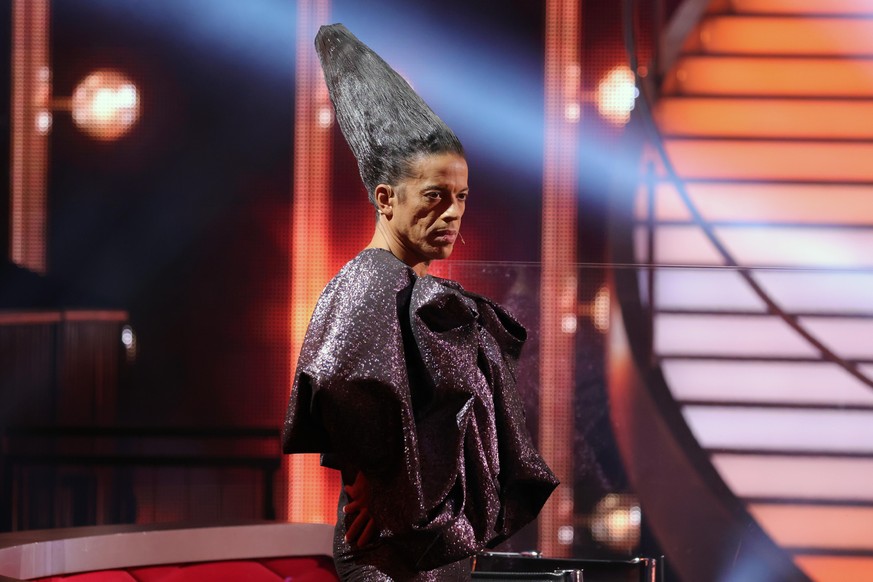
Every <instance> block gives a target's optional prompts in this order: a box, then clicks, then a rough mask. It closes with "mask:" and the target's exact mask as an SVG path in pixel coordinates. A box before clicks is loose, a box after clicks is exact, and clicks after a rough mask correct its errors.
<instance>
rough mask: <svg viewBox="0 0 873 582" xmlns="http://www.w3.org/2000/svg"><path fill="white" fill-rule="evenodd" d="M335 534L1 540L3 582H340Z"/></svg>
mask: <svg viewBox="0 0 873 582" xmlns="http://www.w3.org/2000/svg"><path fill="white" fill-rule="evenodd" d="M332 541H333V526H332V525H325V524H291V523H274V522H259V523H248V524H241V525H223V526H207V527H196V526H190V525H187V526H185V525H149V526H138V525H119V526H96V527H79V528H69V529H52V530H40V531H22V532H13V533H7V534H0V581H9V580H12V581H16V580H38V581H45V582H48V581H49V580H51V581H52V582H55V581H57V582H60V581H62V580H68V581H70V582H74V581H75V582H193V581H195V580H197V581H204V580H216V581H219V580H221V581H225V580H226V581H228V582H230V581H232V580H246V581H248V582H282V581H285V580H294V581H295V582H296V581H303V582H335V581H336V580H337V576H336V573H335V570H334V567H333V560H332V559H331V548H332Z"/></svg>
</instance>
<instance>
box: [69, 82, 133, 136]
mask: <svg viewBox="0 0 873 582" xmlns="http://www.w3.org/2000/svg"><path fill="white" fill-rule="evenodd" d="M72 109H73V121H74V122H75V123H76V125H77V126H79V128H80V129H82V130H83V131H85V132H86V133H88V134H89V135H91V136H93V137H95V138H97V139H99V140H104V141H112V140H115V139H118V138H119V137H121V136H123V135H124V134H126V133H127V132H128V131H130V129H131V128H132V127H133V126H134V125H135V124H136V121H137V119H138V118H139V113H140V97H139V91H138V90H137V87H136V85H134V84H133V82H132V81H130V80H129V79H128V78H127V77H125V76H124V75H122V74H121V73H119V72H117V71H113V70H108V69H104V70H98V71H94V72H93V73H91V74H90V75H88V76H87V77H85V78H84V79H83V80H82V82H81V83H79V85H78V86H77V87H76V90H75V91H74V92H73V100H72Z"/></svg>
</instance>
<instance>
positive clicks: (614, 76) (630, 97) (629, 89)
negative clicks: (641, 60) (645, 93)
mask: <svg viewBox="0 0 873 582" xmlns="http://www.w3.org/2000/svg"><path fill="white" fill-rule="evenodd" d="M639 94H640V92H639V90H638V89H637V87H636V84H635V83H634V74H633V72H631V70H630V68H628V67H627V66H626V65H619V66H617V67H614V68H613V69H612V70H611V71H609V73H607V74H606V76H605V77H604V78H603V79H602V80H601V81H600V83H599V84H598V85H597V111H598V112H599V113H600V116H601V117H603V118H604V119H606V120H607V121H609V122H610V123H613V124H615V125H624V124H625V123H627V122H628V121H629V120H630V113H631V111H633V108H634V102H635V101H636V98H637V97H639Z"/></svg>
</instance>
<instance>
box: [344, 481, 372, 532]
mask: <svg viewBox="0 0 873 582" xmlns="http://www.w3.org/2000/svg"><path fill="white" fill-rule="evenodd" d="M343 489H344V490H345V492H346V494H347V495H348V496H349V499H351V501H349V502H348V503H347V504H346V505H345V506H343V513H345V514H346V515H349V514H357V515H355V517H354V519H353V520H352V525H350V526H349V529H348V530H346V537H345V540H346V542H348V543H350V544H354V545H356V546H358V547H359V548H360V547H361V546H365V545H367V544H368V543H369V542H370V541H371V540H372V539H373V537H374V536H375V535H376V522H375V521H374V520H373V516H372V515H371V514H370V482H369V481H368V480H367V477H366V476H365V475H364V473H362V472H361V471H358V474H357V475H356V476H355V482H354V483H353V484H351V485H346V486H345V487H343Z"/></svg>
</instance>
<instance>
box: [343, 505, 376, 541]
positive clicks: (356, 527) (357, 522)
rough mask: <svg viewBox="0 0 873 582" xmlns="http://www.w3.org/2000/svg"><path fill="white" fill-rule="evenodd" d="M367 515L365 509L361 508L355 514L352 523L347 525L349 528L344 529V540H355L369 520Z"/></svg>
mask: <svg viewBox="0 0 873 582" xmlns="http://www.w3.org/2000/svg"><path fill="white" fill-rule="evenodd" d="M369 519H370V518H369V515H368V514H367V510H366V508H365V509H362V510H361V512H360V513H358V514H357V515H356V516H355V519H354V520H353V521H352V525H350V526H349V529H348V530H346V541H347V542H351V541H352V540H357V539H358V535H359V534H360V533H361V531H362V530H363V529H364V527H365V526H366V525H367V522H368V521H369Z"/></svg>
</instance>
